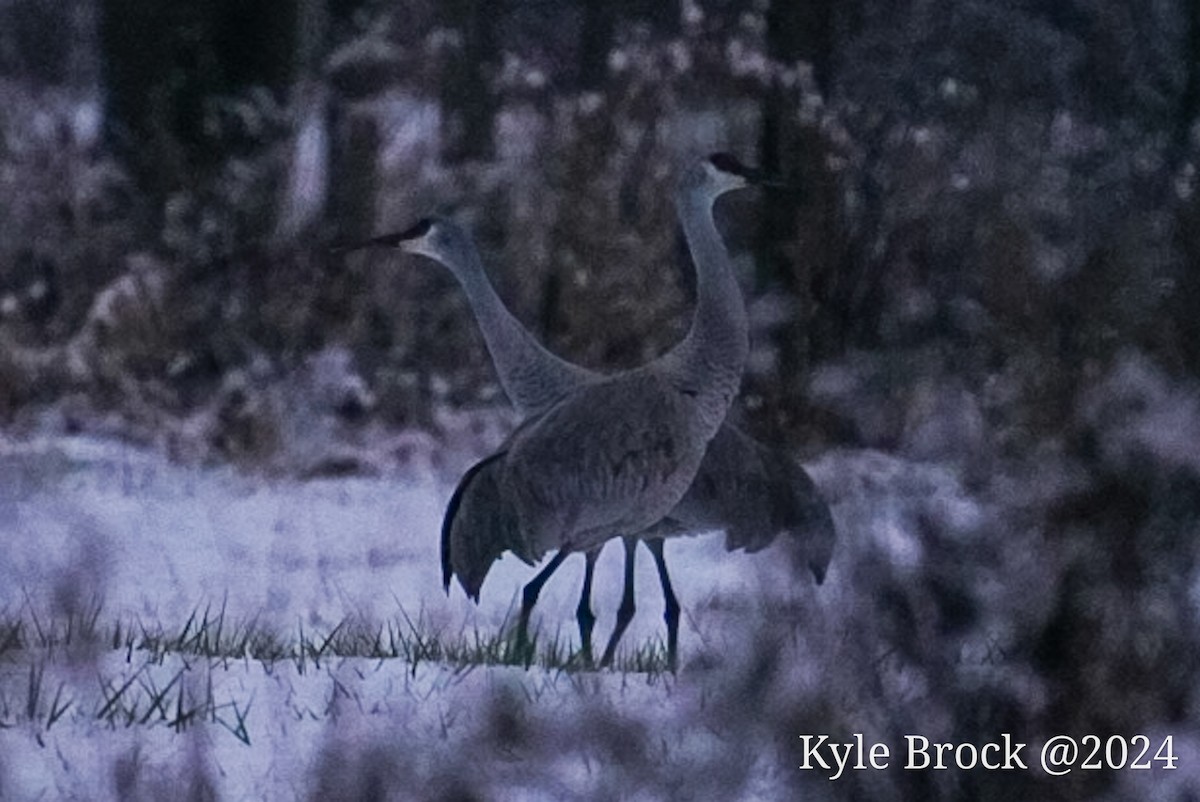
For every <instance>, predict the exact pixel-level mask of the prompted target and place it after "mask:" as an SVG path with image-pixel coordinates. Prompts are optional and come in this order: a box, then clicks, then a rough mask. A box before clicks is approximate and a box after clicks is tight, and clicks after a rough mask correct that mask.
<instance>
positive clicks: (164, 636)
mask: <svg viewBox="0 0 1200 802" xmlns="http://www.w3.org/2000/svg"><path fill="white" fill-rule="evenodd" d="M512 629H513V628H512V627H511V626H509V625H508V622H505V623H504V624H502V626H501V627H500V628H499V629H498V630H496V631H483V630H479V629H474V630H472V631H469V632H467V631H463V632H459V633H458V634H456V635H448V634H446V633H444V632H442V631H440V630H439V629H437V628H436V627H435V626H434V625H433V624H431V623H430V621H429V620H428V619H427V618H426V617H425V616H424V615H423V614H421V615H418V616H417V617H415V618H414V617H413V616H411V615H409V613H408V612H407V611H406V610H404V609H403V608H400V612H399V615H398V616H397V617H396V618H395V619H391V620H387V621H384V622H383V623H372V622H369V621H366V620H362V619H357V618H345V619H343V620H342V621H340V622H338V623H337V624H335V625H334V626H333V627H331V628H330V629H328V630H316V629H312V628H309V627H305V626H304V625H303V624H298V625H297V627H296V632H295V634H294V635H287V634H285V633H281V632H279V631H278V630H276V629H273V628H271V627H268V626H266V625H263V624H262V623H261V622H260V621H259V620H258V619H257V618H250V619H241V620H235V619H232V618H231V617H230V615H229V614H228V611H227V609H226V606H225V604H224V602H222V603H221V605H220V606H218V607H214V606H212V605H211V604H206V605H204V606H197V607H196V608H195V609H193V610H192V612H191V614H190V615H189V616H188V617H187V619H186V620H185V621H184V622H183V624H182V626H179V627H178V628H171V627H168V626H166V625H164V624H162V623H159V622H153V623H152V622H147V621H144V620H142V619H140V618H123V619H121V618H119V619H115V620H111V621H106V620H104V617H103V616H102V614H101V606H100V604H99V603H94V604H91V605H88V606H86V608H85V609H83V610H80V611H78V612H74V613H71V614H68V615H63V616H59V617H58V618H53V617H47V616H45V615H39V614H38V613H37V612H36V611H35V610H34V609H33V607H32V605H29V604H27V605H26V607H25V608H24V609H23V610H21V611H18V612H17V613H15V614H12V613H9V614H6V613H5V612H4V611H0V658H6V657H8V658H11V657H13V656H14V655H16V654H17V653H28V652H30V651H34V650H37V651H42V652H49V653H50V654H51V656H53V655H54V654H57V653H63V654H66V655H67V656H68V657H69V656H71V655H72V654H74V653H75V651H76V650H77V649H78V648H80V647H82V646H86V647H87V648H88V649H90V650H93V652H94V650H95V648H96V646H97V645H98V644H99V645H101V646H102V647H106V648H108V649H110V650H112V651H116V652H122V653H124V655H125V660H126V662H127V663H134V662H135V661H144V662H145V663H146V664H149V665H163V664H164V663H165V662H166V660H167V659H168V658H169V657H185V658H186V657H202V658H206V659H208V660H213V661H219V662H220V663H221V664H223V665H228V663H229V661H244V660H252V661H255V662H259V663H262V664H264V665H265V666H266V667H267V668H268V669H269V668H271V667H272V666H273V665H274V664H275V663H278V662H282V661H288V662H292V663H294V664H295V666H296V669H297V671H299V672H300V673H302V674H303V673H304V672H306V671H307V670H309V669H310V668H311V669H315V670H319V669H320V668H321V666H322V664H323V663H324V662H326V661H329V660H332V659H340V658H367V659H373V660H398V661H400V662H403V663H405V664H407V667H408V669H409V670H410V671H416V669H417V667H418V666H419V665H421V664H423V663H436V664H443V665H449V666H451V667H455V668H459V667H461V668H464V669H469V668H473V667H477V666H522V667H525V668H531V667H537V668H541V669H545V670H549V671H577V670H587V669H590V668H592V667H593V666H592V665H589V664H588V662H587V661H585V660H584V659H583V658H582V656H581V654H580V653H579V652H578V651H577V650H576V649H575V647H574V644H573V643H572V642H571V641H570V639H569V638H566V637H564V636H562V634H561V633H560V632H558V631H556V632H555V633H554V634H553V635H552V636H550V637H544V636H543V635H542V633H541V632H539V631H534V632H532V633H531V634H530V636H529V640H528V643H527V644H525V645H524V646H522V645H521V644H518V643H517V641H516V637H515V635H514V634H513V633H512V631H511V630H512ZM613 670H614V671H617V672H621V673H637V674H651V675H655V674H660V673H662V672H664V671H666V670H667V659H666V650H665V649H664V648H663V645H662V644H661V643H660V642H657V641H652V642H649V643H647V644H644V645H642V646H640V647H637V648H635V649H633V650H631V651H623V652H621V653H619V654H618V656H617V659H616V661H615V662H614V666H613Z"/></svg>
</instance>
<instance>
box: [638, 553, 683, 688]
mask: <svg viewBox="0 0 1200 802" xmlns="http://www.w3.org/2000/svg"><path fill="white" fill-rule="evenodd" d="M646 548H648V549H650V554H652V555H653V556H654V565H655V566H657V568H658V581H659V582H661V583H662V591H663V599H664V601H665V602H666V612H664V613H663V618H664V619H666V622H667V666H668V667H669V668H670V669H671V672H672V673H674V672H675V664H676V652H677V648H678V646H679V600H678V599H676V598H675V590H674V589H673V588H672V587H671V577H670V575H669V574H667V560H666V558H665V557H664V556H663V539H662V538H661V537H656V538H652V539H650V540H647V541H646Z"/></svg>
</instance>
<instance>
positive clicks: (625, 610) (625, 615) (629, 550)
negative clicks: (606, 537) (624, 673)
mask: <svg viewBox="0 0 1200 802" xmlns="http://www.w3.org/2000/svg"><path fill="white" fill-rule="evenodd" d="M621 540H622V542H623V543H624V545H625V590H624V591H623V592H622V593H621V606H620V607H618V608H617V625H616V627H615V628H614V629H613V633H612V637H610V638H609V639H608V645H607V646H605V647H604V656H603V657H601V658H600V665H601V666H603V667H607V666H610V665H612V661H613V655H614V654H615V653H616V651H617V641H619V640H621V636H622V635H624V634H625V628H626V627H628V626H629V622H630V621H632V620H633V613H634V611H635V610H637V607H636V606H635V605H634V602H633V567H634V560H635V559H636V557H637V543H638V542H637V538H635V537H631V536H628V535H627V536H625V537H623V538H622V539H621Z"/></svg>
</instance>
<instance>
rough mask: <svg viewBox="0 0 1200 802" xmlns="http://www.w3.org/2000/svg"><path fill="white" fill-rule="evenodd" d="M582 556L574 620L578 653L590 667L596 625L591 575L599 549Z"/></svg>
mask: <svg viewBox="0 0 1200 802" xmlns="http://www.w3.org/2000/svg"><path fill="white" fill-rule="evenodd" d="M601 548H603V547H601ZM583 556H584V559H586V560H587V563H586V564H585V565H584V567H583V591H582V592H581V593H580V594H579V607H577V608H576V609H575V620H576V621H578V622H579V644H580V645H579V653H580V654H581V655H582V656H583V664H584V665H585V666H587V667H589V668H591V665H592V630H593V629H594V628H595V627H596V615H595V613H593V612H592V575H593V574H594V573H595V571H596V558H597V557H599V556H600V549H592V550H591V551H589V552H587V553H586V554H584V555H583Z"/></svg>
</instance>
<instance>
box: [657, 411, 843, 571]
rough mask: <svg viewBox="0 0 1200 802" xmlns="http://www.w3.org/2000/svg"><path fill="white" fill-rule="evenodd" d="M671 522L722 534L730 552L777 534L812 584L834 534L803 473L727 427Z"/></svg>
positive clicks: (822, 502)
mask: <svg viewBox="0 0 1200 802" xmlns="http://www.w3.org/2000/svg"><path fill="white" fill-rule="evenodd" d="M671 518H672V519H674V520H676V521H678V522H679V523H680V524H682V525H683V526H685V527H686V528H687V529H689V530H704V529H723V530H725V533H726V537H725V547H726V548H727V549H728V550H730V551H733V550H735V549H745V550H746V551H748V552H755V551H759V550H760V549H763V548H766V547H767V546H769V545H770V544H771V543H772V542H774V540H775V538H776V537H778V536H779V535H781V534H782V535H784V536H785V537H786V538H787V540H788V541H789V543H790V545H789V548H790V549H792V550H793V551H794V552H796V556H797V557H798V558H800V559H801V561H802V562H803V563H804V564H806V565H807V567H808V568H809V569H810V570H811V571H812V573H813V576H815V577H816V579H817V581H818V582H821V581H822V580H823V579H824V576H825V570H826V569H827V568H828V566H829V561H830V559H831V557H832V554H833V543H834V539H835V536H836V530H835V529H834V525H833V518H832V516H831V515H830V512H829V507H828V505H827V504H826V503H825V500H824V499H823V498H821V494H820V492H819V491H818V490H817V487H816V485H815V484H814V483H813V480H812V477H810V476H809V475H808V472H807V471H805V470H804V468H802V467H801V466H800V465H799V464H797V463H796V462H795V461H794V460H793V459H791V458H790V457H789V456H788V455H787V454H786V453H784V452H782V451H780V450H778V449H773V448H768V447H766V446H764V445H762V444H760V443H758V442H757V441H755V440H753V439H752V438H751V437H750V436H749V435H747V434H746V433H744V432H743V431H741V430H740V429H738V428H737V427H736V426H734V425H732V424H730V423H726V424H724V425H723V426H722V427H721V428H720V430H718V432H717V434H716V436H715V437H714V438H713V439H712V441H711V442H710V443H709V446H708V450H707V451H706V452H705V454H704V460H703V461H702V462H701V463H700V468H699V470H698V471H697V473H696V478H695V480H694V481H693V482H692V485H691V487H690V488H688V491H687V493H685V494H684V497H683V498H682V499H681V500H680V503H679V505H678V506H677V507H676V508H675V510H674V511H673V512H672V513H671Z"/></svg>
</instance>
